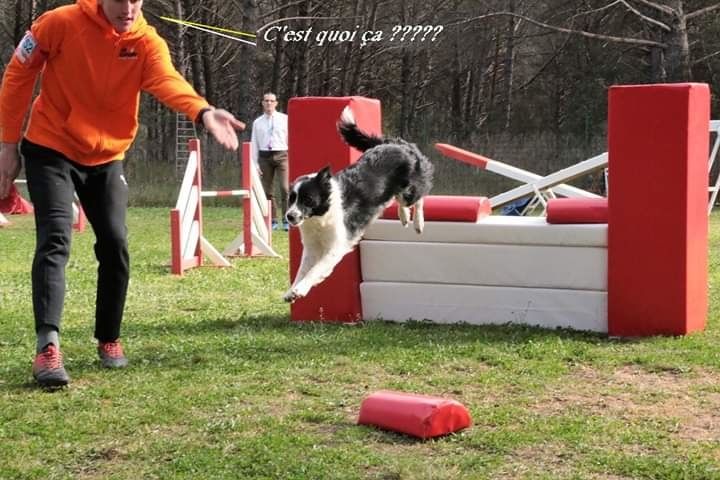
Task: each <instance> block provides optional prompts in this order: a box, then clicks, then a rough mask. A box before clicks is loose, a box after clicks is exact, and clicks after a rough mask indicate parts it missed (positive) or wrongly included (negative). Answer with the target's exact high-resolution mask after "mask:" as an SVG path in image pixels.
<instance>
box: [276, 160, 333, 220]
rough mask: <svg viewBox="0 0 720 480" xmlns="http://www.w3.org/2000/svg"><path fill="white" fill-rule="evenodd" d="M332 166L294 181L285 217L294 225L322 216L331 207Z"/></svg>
mask: <svg viewBox="0 0 720 480" xmlns="http://www.w3.org/2000/svg"><path fill="white" fill-rule="evenodd" d="M331 178H332V174H331V173H330V167H329V166H328V167H325V168H323V169H322V170H320V171H319V172H317V173H314V174H311V175H303V176H302V177H298V179H297V180H295V182H293V185H292V188H291V190H290V197H289V198H288V210H287V213H286V214H285V218H286V219H287V221H288V223H289V224H290V225H293V226H296V227H297V226H299V225H300V224H301V223H302V222H303V221H305V220H306V219H308V218H310V217H321V216H323V215H325V214H326V213H327V211H328V210H329V209H330V193H331V192H332V184H331V182H330V179H331Z"/></svg>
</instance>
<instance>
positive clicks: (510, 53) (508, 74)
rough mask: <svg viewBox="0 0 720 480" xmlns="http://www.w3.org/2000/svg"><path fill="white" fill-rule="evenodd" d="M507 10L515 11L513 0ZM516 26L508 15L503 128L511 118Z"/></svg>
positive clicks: (507, 127)
mask: <svg viewBox="0 0 720 480" xmlns="http://www.w3.org/2000/svg"><path fill="white" fill-rule="evenodd" d="M508 11H510V12H512V13H515V0H510V1H509V2H508ZM516 28H517V19H516V18H515V17H509V20H508V31H507V46H506V47H505V60H504V62H503V63H504V68H503V73H504V75H505V81H504V84H505V92H504V95H503V101H504V102H505V130H507V129H509V128H510V123H511V119H512V92H513V73H514V62H513V60H514V57H515V29H516Z"/></svg>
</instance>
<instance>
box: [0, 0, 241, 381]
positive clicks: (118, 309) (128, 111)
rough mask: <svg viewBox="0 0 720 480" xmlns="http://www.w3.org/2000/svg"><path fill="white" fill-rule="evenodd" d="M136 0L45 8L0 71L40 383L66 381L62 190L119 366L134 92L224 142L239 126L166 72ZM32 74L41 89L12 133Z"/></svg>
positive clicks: (106, 355)
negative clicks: (29, 255)
mask: <svg viewBox="0 0 720 480" xmlns="http://www.w3.org/2000/svg"><path fill="white" fill-rule="evenodd" d="M142 3H143V2H142V0H77V3H76V4H74V5H67V6H63V7H59V8H56V9H54V10H51V11H48V12H46V13H45V14H43V15H41V16H40V17H39V18H38V19H37V20H36V21H35V22H34V23H33V25H32V27H31V29H30V31H29V32H27V33H26V35H25V37H24V38H23V39H22V41H21V42H20V44H19V45H18V47H17V49H16V50H15V54H14V55H13V58H12V59H11V61H10V63H9V65H8V66H7V68H6V70H5V73H4V76H3V81H2V87H1V88H0V141H1V142H2V145H1V146H0V198H4V197H6V196H7V194H8V192H9V190H10V186H11V185H12V182H13V180H14V179H15V178H16V177H17V175H18V173H19V171H20V162H19V157H18V143H20V153H21V154H22V156H23V157H24V158H25V170H26V176H27V181H28V190H29V192H30V197H31V199H32V201H33V204H34V207H35V223H36V228H37V244H36V251H35V259H34V261H33V266H32V287H33V288H32V290H33V295H32V296H33V310H34V315H35V329H36V332H37V338H38V341H37V352H36V357H35V361H34V362H33V368H32V371H33V376H34V377H35V379H36V380H37V382H38V383H39V384H40V385H42V386H62V385H66V384H67V383H68V382H69V377H68V375H67V372H66V371H65V368H64V366H63V361H62V354H61V353H60V338H59V332H60V320H61V317H62V310H63V303H64V297H65V265H66V263H67V260H68V256H69V251H70V240H71V228H72V200H73V191H76V192H77V194H78V197H79V198H80V202H81V203H82V205H83V209H84V210H85V213H86V215H87V218H88V220H89V221H90V224H91V225H92V227H93V230H94V232H95V236H96V243H95V255H96V257H97V260H98V285H97V300H96V312H95V337H96V338H97V340H98V354H99V356H100V360H101V363H102V365H103V366H105V367H108V368H121V367H124V366H126V365H127V358H126V357H125V355H124V353H123V349H122V346H121V345H120V342H119V337H120V324H121V322H122V316H123V311H124V307H125V297H126V292H127V286H128V279H129V256H128V246H127V227H126V225H125V217H126V212H127V202H128V186H127V182H126V180H125V177H124V175H123V169H122V162H121V161H120V160H122V159H123V158H124V154H125V151H127V149H128V148H129V147H130V144H131V143H132V141H133V139H134V138H135V134H136V132H137V128H138V107H139V100H140V92H141V91H145V92H148V93H150V94H152V95H153V96H155V97H156V98H157V99H158V100H160V101H161V102H162V103H164V104H165V105H167V106H168V107H170V108H172V109H174V110H177V111H180V112H183V113H185V114H186V115H187V116H188V117H190V118H193V119H195V121H196V122H198V123H199V124H201V125H203V126H204V127H205V128H206V129H207V130H208V131H209V132H210V133H211V134H212V135H213V137H214V138H215V139H216V140H217V141H218V142H219V143H220V144H222V145H223V146H225V147H226V148H228V149H231V150H236V149H237V147H238V138H237V134H236V132H235V131H236V130H243V129H244V128H245V124H244V123H242V122H241V121H239V120H237V119H236V118H235V117H234V116H233V115H232V114H230V113H229V112H227V111H225V110H221V109H216V108H213V107H212V106H210V105H209V104H208V102H207V101H206V100H205V99H203V98H202V97H200V96H199V95H198V94H197V93H196V92H195V90H193V88H192V86H190V85H189V84H188V83H187V81H185V80H184V79H183V78H182V76H181V75H180V74H179V73H178V72H177V71H176V70H175V68H174V67H173V65H172V61H171V58H170V53H169V50H168V47H167V44H166V43H165V41H164V40H163V39H162V38H161V37H160V36H159V35H158V34H157V32H156V31H155V29H154V28H152V27H150V26H149V25H148V24H147V22H146V21H145V19H144V18H143V15H142ZM40 72H42V76H41V83H40V94H39V95H38V96H37V98H36V99H35V101H34V102H33V104H32V110H31V113H30V119H29V122H28V125H27V128H26V131H25V133H24V135H23V133H22V127H23V122H24V120H25V117H26V115H27V111H28V108H29V106H30V101H31V98H32V93H33V88H34V85H35V81H36V79H37V77H38V75H39V73H40ZM23 137H24V138H23ZM21 140H22V142H20V141H21Z"/></svg>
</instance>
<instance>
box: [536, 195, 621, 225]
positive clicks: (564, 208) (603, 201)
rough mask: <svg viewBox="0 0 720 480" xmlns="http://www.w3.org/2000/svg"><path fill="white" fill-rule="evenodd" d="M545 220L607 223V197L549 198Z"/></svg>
mask: <svg viewBox="0 0 720 480" xmlns="http://www.w3.org/2000/svg"><path fill="white" fill-rule="evenodd" d="M547 222H548V223H556V224H564V223H608V200H607V198H551V199H550V200H548V203H547Z"/></svg>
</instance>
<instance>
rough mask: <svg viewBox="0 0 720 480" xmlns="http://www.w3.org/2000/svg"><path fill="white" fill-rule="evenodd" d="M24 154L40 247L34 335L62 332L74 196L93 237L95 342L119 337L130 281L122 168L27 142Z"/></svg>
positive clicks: (34, 288)
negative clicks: (79, 161) (84, 161)
mask: <svg viewBox="0 0 720 480" xmlns="http://www.w3.org/2000/svg"><path fill="white" fill-rule="evenodd" d="M20 152H21V153H22V156H23V157H24V159H25V172H26V176H27V186H28V191H29V192H30V199H31V200H32V202H33V206H34V207H35V226H36V247H35V259H34V261H33V265H32V297H33V311H34V313H35V329H36V331H39V330H40V329H41V328H43V327H50V328H52V329H55V330H56V331H60V320H61V318H62V312H63V304H64V301H65V265H66V264H67V261H68V257H69V255H70V241H71V239H72V222H73V214H72V201H73V190H74V191H76V192H77V195H78V198H79V199H80V203H81V204H82V206H83V210H84V211H85V215H86V216H87V219H88V222H89V223H90V225H91V226H92V228H93V231H94V232H95V239H96V241H95V257H96V258H97V260H98V279H97V298H96V305H95V338H97V339H98V340H100V341H103V342H106V341H113V340H116V339H117V338H118V337H119V336H120V324H121V323H122V316H123V310H124V308H125V297H126V294H127V287H128V279H129V275H130V259H129V255H128V244H127V226H126V225H125V216H126V212H127V204H128V186H127V183H126V181H125V177H124V175H123V167H122V162H119V161H114V162H110V163H107V164H104V165H99V166H95V167H87V166H84V165H79V164H77V163H74V162H72V161H70V160H69V159H68V158H66V157H65V156H64V155H63V154H61V153H59V152H56V151H54V150H51V149H49V148H45V147H43V146H40V145H36V144H34V143H32V142H29V141H27V140H23V142H22V144H21V147H20Z"/></svg>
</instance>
